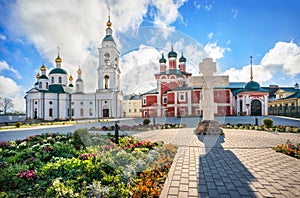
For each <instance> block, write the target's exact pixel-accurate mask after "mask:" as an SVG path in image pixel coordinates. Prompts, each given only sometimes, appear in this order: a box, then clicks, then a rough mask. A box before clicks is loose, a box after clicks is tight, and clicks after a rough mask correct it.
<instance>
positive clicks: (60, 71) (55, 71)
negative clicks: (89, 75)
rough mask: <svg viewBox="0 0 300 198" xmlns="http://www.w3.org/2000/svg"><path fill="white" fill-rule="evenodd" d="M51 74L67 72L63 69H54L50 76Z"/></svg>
mask: <svg viewBox="0 0 300 198" xmlns="http://www.w3.org/2000/svg"><path fill="white" fill-rule="evenodd" d="M50 74H67V72H66V70H64V69H62V68H54V69H52V70H51V71H50V73H49V75H50Z"/></svg>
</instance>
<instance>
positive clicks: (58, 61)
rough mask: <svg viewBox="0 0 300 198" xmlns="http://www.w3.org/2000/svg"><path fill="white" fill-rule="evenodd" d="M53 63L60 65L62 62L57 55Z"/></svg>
mask: <svg viewBox="0 0 300 198" xmlns="http://www.w3.org/2000/svg"><path fill="white" fill-rule="evenodd" d="M55 62H57V63H61V62H62V60H61V58H60V57H59V55H58V56H57V58H56V59H55Z"/></svg>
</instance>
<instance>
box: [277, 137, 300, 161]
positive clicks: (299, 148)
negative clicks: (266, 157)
mask: <svg viewBox="0 0 300 198" xmlns="http://www.w3.org/2000/svg"><path fill="white" fill-rule="evenodd" d="M273 149H274V150H275V151H276V152H281V153H284V154H287V155H290V156H292V157H295V158H298V159H299V158H300V143H298V144H295V143H292V142H291V141H289V140H288V141H286V143H285V144H280V145H277V146H276V147H274V148H273Z"/></svg>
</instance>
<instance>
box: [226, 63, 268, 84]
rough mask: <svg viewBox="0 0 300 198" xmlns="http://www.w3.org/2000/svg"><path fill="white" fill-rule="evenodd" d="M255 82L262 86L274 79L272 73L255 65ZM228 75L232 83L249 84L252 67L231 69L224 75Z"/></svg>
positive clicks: (253, 67)
mask: <svg viewBox="0 0 300 198" xmlns="http://www.w3.org/2000/svg"><path fill="white" fill-rule="evenodd" d="M252 71H253V80H254V81H256V82H259V83H260V84H261V85H262V84H263V83H264V82H267V81H268V80H270V79H271V78H272V73H271V72H270V71H266V70H265V68H264V67H263V66H262V65H253V66H252ZM222 75H228V76H229V81H230V82H249V81H250V65H246V66H243V67H242V68H241V69H236V68H230V69H228V70H226V71H225V72H223V73H222Z"/></svg>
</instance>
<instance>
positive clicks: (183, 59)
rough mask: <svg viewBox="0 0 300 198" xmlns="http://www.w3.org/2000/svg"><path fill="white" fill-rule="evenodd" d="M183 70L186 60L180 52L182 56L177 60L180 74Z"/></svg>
mask: <svg viewBox="0 0 300 198" xmlns="http://www.w3.org/2000/svg"><path fill="white" fill-rule="evenodd" d="M185 69H186V58H185V57H184V56H183V52H182V55H181V57H180V59H179V70H180V71H181V72H185Z"/></svg>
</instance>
